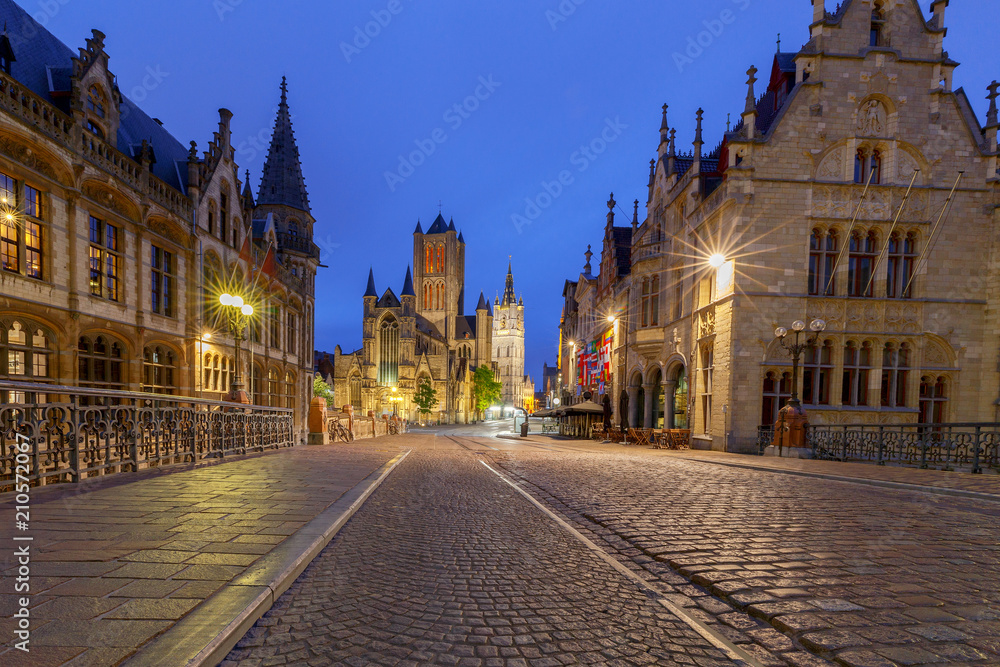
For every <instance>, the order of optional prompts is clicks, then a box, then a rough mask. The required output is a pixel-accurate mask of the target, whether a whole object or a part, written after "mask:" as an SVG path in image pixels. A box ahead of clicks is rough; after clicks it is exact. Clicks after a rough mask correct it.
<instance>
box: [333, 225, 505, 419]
mask: <svg viewBox="0 0 1000 667" xmlns="http://www.w3.org/2000/svg"><path fill="white" fill-rule="evenodd" d="M413 261H414V267H415V269H416V270H415V271H413V273H412V274H411V272H410V269H409V268H407V270H406V277H405V279H404V280H403V288H402V290H401V291H400V293H399V296H397V295H396V293H395V292H393V290H392V289H391V288H387V289H385V290H384V291H383V292H382V294H381V295H380V294H379V293H378V291H377V290H376V287H375V276H374V274H373V273H371V272H369V275H368V288H367V289H366V290H365V294H364V298H363V299H364V312H363V318H364V320H363V332H364V336H363V338H364V340H363V346H362V347H361V348H360V349H358V350H356V351H354V352H351V353H349V354H344V353H343V352H342V351H341V348H340V346H337V348H336V349H335V350H334V352H333V354H332V355H329V354H324V355H322V356H321V357H320V358H319V359H318V360H317V371H318V372H319V373H320V375H322V376H323V377H324V378H327V380H328V382H330V383H331V386H332V387H333V393H334V400H335V401H336V403H337V405H338V406H342V405H353V406H354V409H355V411H356V413H358V414H367V413H368V412H369V411H371V412H373V413H375V414H377V415H387V414H397V415H399V416H400V417H403V418H405V419H409V420H412V421H421V420H423V419H424V417H421V416H420V415H419V412H418V408H417V406H416V405H415V404H414V403H413V395H414V392H415V391H416V387H417V386H418V384H419V383H420V382H422V381H424V380H426V381H428V382H430V383H431V385H432V386H433V388H434V389H435V390H436V392H437V400H438V403H437V405H436V406H435V407H434V409H433V410H432V411H431V414H430V415H429V417H426V418H427V419H430V420H432V421H440V422H442V423H468V422H469V421H471V420H473V419H474V418H475V410H474V403H473V395H472V374H473V372H474V371H475V369H476V368H477V367H478V366H480V365H482V364H486V365H488V366H490V367H491V368H493V363H492V343H491V341H492V334H493V313H492V311H491V310H490V305H489V302H488V301H487V300H486V298H485V297H484V296H483V295H482V294H481V293H480V295H479V302H478V304H477V305H476V311H475V315H465V314H464V300H465V239H464V238H463V237H462V234H461V232H459V231H458V229H457V228H456V227H455V223H454V221H452V222H450V223H448V222H445V220H444V218H443V217H442V216H441V215H440V214H439V215H438V216H437V218H436V219H435V220H434V222H433V223H432V224H431V226H430V227H429V228H428V229H427V231H426V232H424V231H423V229H422V228H421V226H420V223H419V222H418V223H417V228H416V230H414V232H413Z"/></svg>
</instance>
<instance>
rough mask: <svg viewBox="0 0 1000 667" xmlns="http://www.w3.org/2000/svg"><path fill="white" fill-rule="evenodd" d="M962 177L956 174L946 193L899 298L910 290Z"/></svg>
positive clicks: (962, 172) (963, 173) (961, 174)
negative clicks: (953, 183) (935, 220)
mask: <svg viewBox="0 0 1000 667" xmlns="http://www.w3.org/2000/svg"><path fill="white" fill-rule="evenodd" d="M964 175H965V172H964V171H960V172H958V178H956V179H955V185H953V186H951V192H949V193H948V198H947V199H945V200H944V206H943V207H942V208H941V213H940V215H938V219H937V222H935V223H934V226H933V227H932V228H931V233H930V234H928V235H927V243H925V244H924V247H923V249H922V250H921V251H920V255H919V256H918V257H917V261H916V263H915V264H914V265H913V273H911V274H910V279H909V280H907V281H906V287H904V288H903V291H902V293H901V294H900V296H903V295H904V294H906V293H907V291H908V290H909V289H910V285H912V284H913V279H914V278H916V277H917V274H918V273H919V272H920V267H921V265H922V264H923V262H924V260H925V259H926V257H927V251H928V250H930V248H931V245H932V244H933V243H934V239H935V236H936V235H937V233H938V228H939V227H940V226H941V223H942V222H944V218H945V214H946V213H947V212H948V210H949V209H950V208H951V200H952V197H954V196H955V190H957V189H958V183H959V181H961V180H962V176H964Z"/></svg>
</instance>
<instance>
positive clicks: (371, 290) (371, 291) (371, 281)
mask: <svg viewBox="0 0 1000 667" xmlns="http://www.w3.org/2000/svg"><path fill="white" fill-rule="evenodd" d="M365 296H373V297H375V298H376V299H377V298H378V292H377V291H375V271H374V270H373V269H368V287H367V289H365Z"/></svg>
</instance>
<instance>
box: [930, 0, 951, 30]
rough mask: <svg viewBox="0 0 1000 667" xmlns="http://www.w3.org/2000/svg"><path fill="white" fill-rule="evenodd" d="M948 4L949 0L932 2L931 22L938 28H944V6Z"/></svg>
mask: <svg viewBox="0 0 1000 667" xmlns="http://www.w3.org/2000/svg"><path fill="white" fill-rule="evenodd" d="M947 6H948V0H934V2H932V3H931V14H933V16H932V17H931V23H933V24H934V27H935V28H937V29H938V30H943V29H944V8H945V7H947Z"/></svg>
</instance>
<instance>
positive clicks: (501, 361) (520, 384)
mask: <svg viewBox="0 0 1000 667" xmlns="http://www.w3.org/2000/svg"><path fill="white" fill-rule="evenodd" d="M493 361H495V362H496V363H497V367H498V369H499V372H500V383H501V384H502V385H503V389H502V393H501V396H502V399H503V406H504V407H505V408H508V407H515V408H520V407H523V406H524V395H523V393H524V299H523V298H521V299H518V298H517V297H516V296H515V295H514V274H513V272H512V270H511V265H510V263H508V264H507V283H506V284H505V285H504V290H503V300H502V301H501V300H500V299H499V298H497V299H496V301H495V302H494V309H493Z"/></svg>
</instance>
